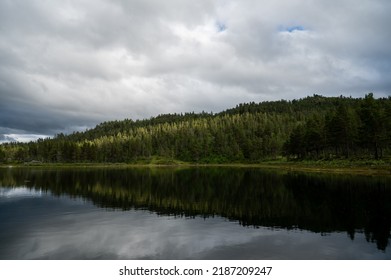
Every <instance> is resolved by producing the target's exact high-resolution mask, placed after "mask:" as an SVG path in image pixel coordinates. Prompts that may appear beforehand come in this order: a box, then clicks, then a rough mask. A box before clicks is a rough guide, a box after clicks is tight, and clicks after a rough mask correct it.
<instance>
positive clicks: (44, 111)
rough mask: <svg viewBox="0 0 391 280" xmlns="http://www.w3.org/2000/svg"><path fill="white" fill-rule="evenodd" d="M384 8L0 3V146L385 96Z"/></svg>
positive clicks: (387, 40) (390, 70)
mask: <svg viewBox="0 0 391 280" xmlns="http://www.w3.org/2000/svg"><path fill="white" fill-rule="evenodd" d="M390 14H391V1H389V0H338V1H333V0H316V1H315V0H301V1H300V0H262V1H255V0H241V1H233V0H215V1H208V0H205V1H187V0H165V1H160V0H127V1H125V0H123V1H121V0H67V1H49V0H1V1H0V142H5V141H13V140H17V141H29V140H33V139H37V138H42V137H48V136H49V137H51V136H53V135H55V134H57V133H72V132H73V131H80V130H81V131H83V130H85V129H87V128H91V127H94V126H95V125H97V124H99V123H101V122H103V121H108V120H121V119H125V118H128V119H133V120H136V119H144V118H150V117H153V116H157V115H158V114H164V113H184V112H193V111H194V112H201V111H206V112H214V113H217V112H220V111H222V110H224V109H228V108H232V107H235V106H236V105H237V104H239V103H245V102H251V101H254V102H262V101H271V100H280V99H285V100H292V99H299V98H303V97H305V96H308V95H313V94H321V95H324V96H340V95H345V96H352V97H363V96H364V95H365V94H367V93H369V92H373V93H374V95H375V97H384V96H388V95H390V94H391V78H390V77H391V48H390V46H391V30H390V26H391V16H390Z"/></svg>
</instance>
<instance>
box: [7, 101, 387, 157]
mask: <svg viewBox="0 0 391 280" xmlns="http://www.w3.org/2000/svg"><path fill="white" fill-rule="evenodd" d="M390 131H391V99H390V98H388V99H374V98H373V95H372V94H368V95H367V96H365V98H364V99H354V98H345V97H342V96H341V97H323V96H320V95H314V96H312V97H306V98H304V99H300V100H293V101H285V100H281V101H273V102H261V103H259V104H256V103H254V102H252V103H248V104H240V105H238V106H236V107H235V108H233V109H229V110H226V111H223V112H221V113H218V114H212V113H205V112H202V113H200V114H196V113H187V114H166V115H159V116H157V117H155V118H150V119H146V120H137V121H133V120H130V119H125V120H123V121H109V122H104V123H101V124H99V125H97V126H96V127H95V128H93V129H90V130H86V131H84V132H74V133H72V134H70V135H64V134H59V135H56V136H55V137H54V138H53V139H39V140H38V141H35V142H30V143H4V144H2V145H0V162H5V163H8V162H31V161H40V162H49V163H76V162H77V163H92V162H102V163H112V162H123V163H134V162H140V161H145V162H152V161H153V159H156V158H160V159H162V160H161V161H162V163H161V164H164V162H165V161H167V162H168V164H173V163H175V162H176V160H179V161H185V162H194V163H227V162H259V161H263V160H270V159H276V158H280V157H281V156H282V155H285V156H287V157H288V158H289V159H300V160H303V159H331V158H339V157H344V158H352V157H355V158H359V157H366V158H368V157H374V158H375V159H379V158H382V157H384V156H386V157H387V156H389V154H390V151H389V150H390V149H389V148H390V144H391V140H390V139H391V132H390Z"/></svg>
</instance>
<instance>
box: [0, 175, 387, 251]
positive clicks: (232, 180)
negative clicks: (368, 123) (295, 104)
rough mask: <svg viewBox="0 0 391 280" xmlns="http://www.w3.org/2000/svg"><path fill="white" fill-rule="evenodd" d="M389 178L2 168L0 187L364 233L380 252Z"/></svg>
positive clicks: (103, 203) (245, 221) (108, 204)
mask: <svg viewBox="0 0 391 280" xmlns="http://www.w3.org/2000/svg"><path fill="white" fill-rule="evenodd" d="M390 183H391V179H390V178H388V177H364V176H341V175H320V174H304V173H286V172H285V173H282V172H281V173H276V172H268V171H263V170H259V169H245V168H187V169H186V168H185V169H174V168H156V169H153V168H132V169H55V170H54V169H53V170H43V169H22V168H18V169H12V170H11V169H0V184H1V185H2V186H14V187H18V186H27V187H29V188H34V189H39V190H43V191H47V192H50V193H51V194H53V195H57V196H60V195H68V196H70V197H82V198H84V199H86V200H88V201H92V202H93V203H94V204H95V205H97V206H99V207H104V208H114V209H122V210H129V209H148V210H150V211H153V212H156V213H157V214H159V215H175V216H187V217H194V216H202V217H211V216H215V215H218V216H222V217H226V218H227V219H229V220H235V221H239V223H240V224H241V225H243V226H255V227H258V226H266V227H270V228H286V229H292V228H298V229H304V230H310V231H313V232H319V233H329V232H337V231H338V232H341V231H345V232H346V233H347V234H348V236H349V237H350V238H351V239H354V235H355V233H356V232H357V231H360V232H364V233H365V236H366V239H367V241H368V242H374V243H376V245H377V248H378V249H380V250H385V249H386V247H387V246H388V244H389V240H390V230H391V187H390V186H391V184H390Z"/></svg>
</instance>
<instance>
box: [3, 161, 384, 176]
mask: <svg viewBox="0 0 391 280" xmlns="http://www.w3.org/2000/svg"><path fill="white" fill-rule="evenodd" d="M193 167H232V168H260V169H270V170H276V171H277V170H279V171H292V172H311V173H333V174H352V175H368V176H376V175H377V176H391V164H389V163H386V162H375V161H372V162H366V161H356V162H351V161H303V162H290V161H265V162H259V163H189V162H175V163H38V164H37V163H34V164H28V163H27V164H26V163H25V164H24V163H16V164H11V163H10V164H4V163H2V164H0V168H49V169H60V168H193Z"/></svg>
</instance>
